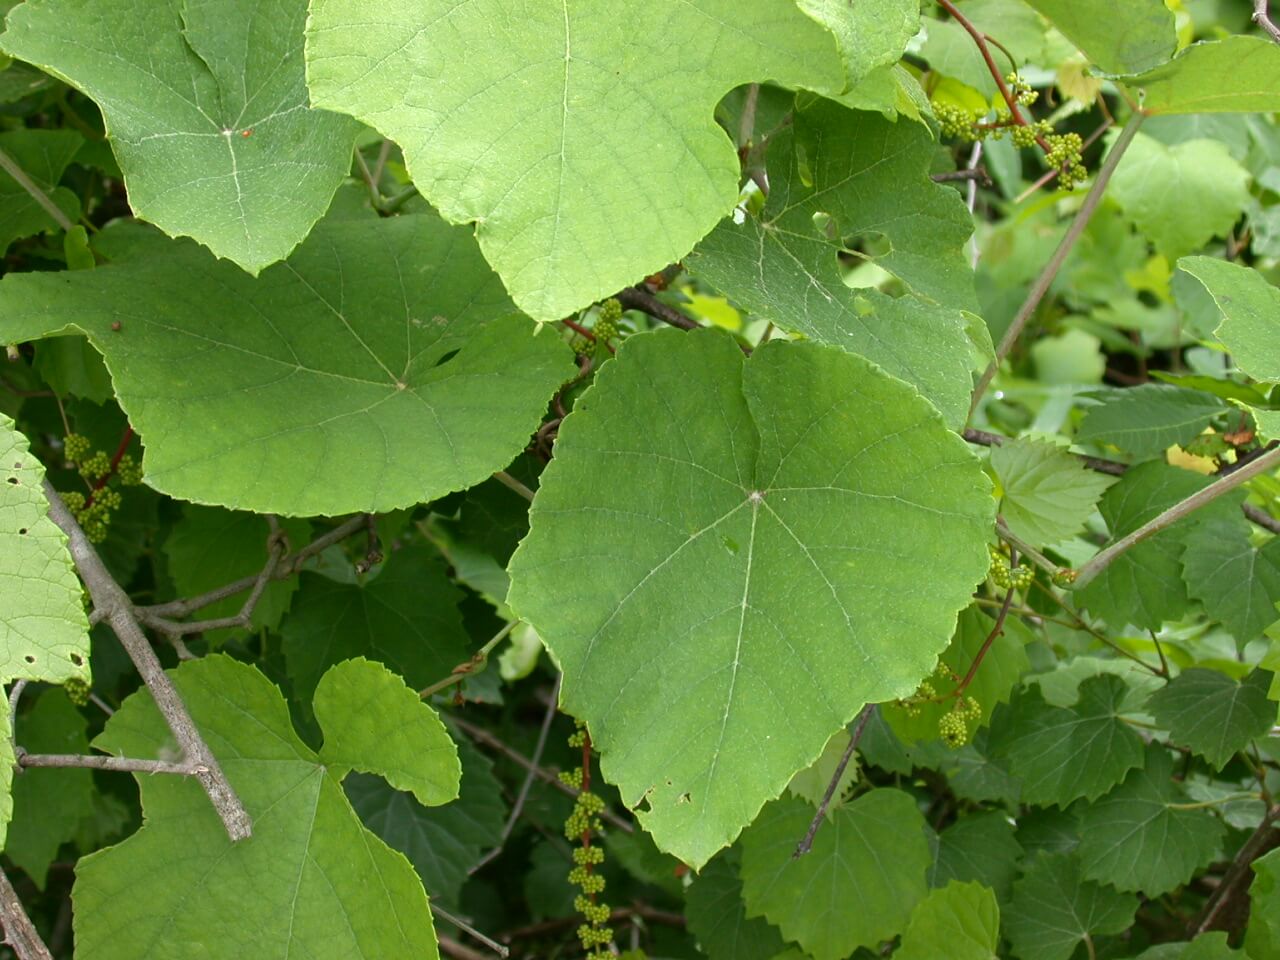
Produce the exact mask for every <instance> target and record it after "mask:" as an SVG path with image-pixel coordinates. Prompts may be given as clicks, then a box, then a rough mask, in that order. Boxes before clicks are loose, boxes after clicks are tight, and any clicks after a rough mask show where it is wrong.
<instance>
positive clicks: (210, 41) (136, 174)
mask: <svg viewBox="0 0 1280 960" xmlns="http://www.w3.org/2000/svg"><path fill="white" fill-rule="evenodd" d="M306 17H307V4H306V0H276V2H273V3H257V2H251V0H216V2H204V3H192V2H190V0H142V2H141V3H137V2H133V0H39V2H35V3H24V4H22V5H21V6H19V7H18V8H16V9H15V10H14V11H13V13H12V14H11V15H10V17H9V19H8V21H7V22H8V30H7V31H6V32H5V33H4V35H3V36H0V49H3V50H4V52H5V53H8V54H10V55H11V56H14V57H17V58H19V59H21V60H26V61H28V62H30V63H34V64H37V65H38V66H40V67H42V68H44V69H45V70H48V71H49V72H50V73H52V74H54V75H56V76H58V77H61V78H63V79H65V80H66V81H67V82H68V83H70V84H71V85H72V86H74V87H76V88H77V89H79V90H81V91H83V92H84V93H85V94H87V95H88V96H90V97H92V98H93V99H94V100H95V101H96V102H97V104H98V107H99V108H100V109H101V110H102V114H103V117H104V119H105V121H106V124H107V131H108V134H109V136H110V138H111V145H112V149H113V150H114V151H115V155H116V159H117V161H119V164H120V169H121V170H122V171H123V172H124V179H125V185H126V187H127V188H128V191H129V205H130V207H132V208H133V211H134V212H135V213H136V214H137V215H138V216H140V217H143V218H145V219H147V220H150V221H151V222H152V223H154V224H156V225H157V226H158V227H160V228H161V229H162V230H164V231H165V232H166V233H168V234H170V235H172V236H189V237H194V238H195V239H196V240H198V241H199V242H200V243H203V244H205V245H206V246H208V248H209V249H210V250H212V251H213V252H214V253H215V254H217V255H218V256H219V257H227V258H229V259H231V260H234V261H235V262H236V263H238V264H239V265H240V266H242V267H243V268H244V269H245V270H248V271H249V272H250V273H253V274H256V273H257V272H258V271H259V270H261V269H262V268H263V267H265V266H267V265H268V264H271V263H274V262H275V261H277V260H282V259H284V258H285V257H286V256H288V255H289V251H290V250H292V249H293V248H294V247H295V246H297V245H298V243H299V241H301V240H302V238H303V237H305V236H306V235H307V231H309V230H310V229H311V227H312V226H313V225H314V224H315V222H316V221H317V220H319V219H320V217H322V216H323V215H324V212H325V209H326V208H327V207H328V206H329V201H330V200H331V199H332V197H333V194H334V191H335V190H337V189H338V185H339V184H340V183H341V182H342V179H343V177H345V176H346V174H347V171H348V170H349V169H350V167H351V148H352V145H353V144H354V142H355V135H356V131H357V130H358V129H359V128H358V127H357V125H356V124H354V123H352V122H351V120H350V119H349V118H347V117H342V116H338V115H336V114H332V113H326V112H324V111H322V110H311V109H309V108H308V105H307V91H306V86H305V83H304V76H303V63H302V26H303V23H304V22H305V20H306Z"/></svg>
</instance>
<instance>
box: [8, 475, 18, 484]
mask: <svg viewBox="0 0 1280 960" xmlns="http://www.w3.org/2000/svg"><path fill="white" fill-rule="evenodd" d="M9 482H10V483H12V484H13V485H14V486H17V484H18V478H17V477H10V478H9Z"/></svg>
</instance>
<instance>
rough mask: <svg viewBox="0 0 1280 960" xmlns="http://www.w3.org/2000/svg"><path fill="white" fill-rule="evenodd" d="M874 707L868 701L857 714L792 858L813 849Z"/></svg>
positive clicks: (794, 858) (796, 857)
mask: <svg viewBox="0 0 1280 960" xmlns="http://www.w3.org/2000/svg"><path fill="white" fill-rule="evenodd" d="M875 709H876V705H875V704H874V703H868V704H867V705H866V706H865V707H863V708H862V712H861V713H860V714H858V725H857V726H856V727H854V728H853V736H851V737H850V738H849V744H848V746H846V747H845V748H844V753H843V754H842V755H841V757H840V762H839V763H837V764H836V771H835V773H833V774H832V775H831V781H830V782H829V783H828V784H827V789H826V792H824V793H823V794H822V802H821V803H820V804H818V812H817V813H815V814H814V815H813V820H812V821H810V823H809V830H808V832H806V833H805V835H804V839H803V840H801V841H800V842H799V843H798V844H796V850H795V853H793V854H791V859H792V860H798V859H799V858H800V857H803V856H804V855H805V854H806V853H808V852H809V851H810V850H812V849H813V838H814V837H816V836H817V835H818V830H819V829H820V828H821V827H822V821H823V820H825V819H826V818H827V807H829V806H831V798H832V797H834V796H835V793H836V787H838V786H839V785H840V778H841V777H843V776H844V770H845V767H847V766H849V760H850V758H851V757H852V756H853V751H855V750H857V749H858V741H859V740H861V739H862V732H863V731H864V730H866V729H867V722H868V721H869V720H870V719H871V714H873V713H875Z"/></svg>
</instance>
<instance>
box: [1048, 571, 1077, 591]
mask: <svg viewBox="0 0 1280 960" xmlns="http://www.w3.org/2000/svg"><path fill="white" fill-rule="evenodd" d="M1075 582H1076V571H1075V570H1071V569H1069V568H1066V567H1064V568H1063V569H1061V570H1059V571H1058V572H1057V573H1055V574H1054V575H1053V585H1054V586H1055V587H1061V588H1063V589H1064V590H1065V589H1066V588H1067V587H1069V586H1071V585H1072V584H1073V583H1075Z"/></svg>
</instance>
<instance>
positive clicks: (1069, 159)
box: [1044, 133, 1089, 190]
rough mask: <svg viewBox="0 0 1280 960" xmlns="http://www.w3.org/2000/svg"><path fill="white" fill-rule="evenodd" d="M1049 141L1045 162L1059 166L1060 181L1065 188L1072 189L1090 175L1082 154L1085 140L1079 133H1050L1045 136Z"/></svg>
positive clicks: (1052, 165)
mask: <svg viewBox="0 0 1280 960" xmlns="http://www.w3.org/2000/svg"><path fill="white" fill-rule="evenodd" d="M1045 140H1047V141H1048V143H1049V152H1048V153H1047V154H1045V158H1044V159H1045V162H1046V163H1048V164H1049V166H1051V167H1057V168H1058V169H1059V170H1060V171H1061V173H1059V174H1058V182H1059V183H1060V184H1062V188H1063V189H1064V190H1071V189H1073V188H1074V187H1075V185H1076V184H1077V183H1079V182H1080V181H1081V180H1083V179H1084V178H1085V177H1087V176H1088V175H1089V171H1088V170H1086V169H1085V167H1084V160H1083V157H1082V154H1083V152H1084V141H1083V140H1081V139H1080V134H1078V133H1063V134H1056V133H1054V134H1049V135H1048V136H1046V137H1045Z"/></svg>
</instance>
